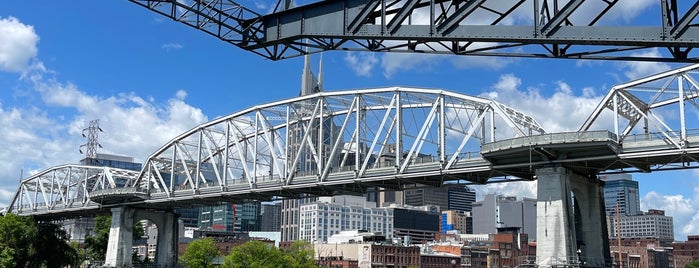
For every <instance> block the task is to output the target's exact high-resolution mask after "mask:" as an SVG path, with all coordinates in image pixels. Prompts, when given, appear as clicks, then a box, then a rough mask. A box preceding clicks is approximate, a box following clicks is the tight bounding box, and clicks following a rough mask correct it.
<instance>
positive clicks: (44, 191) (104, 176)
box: [5, 165, 138, 215]
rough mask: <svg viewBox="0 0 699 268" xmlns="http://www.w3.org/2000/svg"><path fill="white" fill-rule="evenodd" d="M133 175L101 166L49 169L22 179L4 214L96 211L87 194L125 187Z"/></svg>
mask: <svg viewBox="0 0 699 268" xmlns="http://www.w3.org/2000/svg"><path fill="white" fill-rule="evenodd" d="M137 175H138V171H133V170H124V169H118V168H111V167H102V166H85V165H62V166H56V167H52V168H49V169H47V170H44V171H41V172H39V173H37V174H35V175H33V176H31V177H29V178H27V179H25V180H22V182H21V183H20V185H19V188H18V189H17V192H16V193H15V195H14V197H13V198H12V201H11V202H10V205H9V206H8V207H7V211H5V212H10V213H15V214H18V215H42V214H54V215H56V214H70V213H71V212H77V211H85V210H90V209H98V208H99V204H98V203H95V202H92V201H91V200H90V197H91V193H93V192H96V191H100V190H105V189H117V188H122V187H126V186H128V185H130V184H133V181H134V180H135V179H136V177H137Z"/></svg>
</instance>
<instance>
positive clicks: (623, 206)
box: [599, 174, 642, 215]
mask: <svg viewBox="0 0 699 268" xmlns="http://www.w3.org/2000/svg"><path fill="white" fill-rule="evenodd" d="M599 178H600V179H601V180H603V181H604V205H605V206H604V207H605V211H606V213H607V215H614V214H616V211H617V205H618V209H619V213H621V214H623V215H638V214H641V213H642V212H641V202H640V200H641V199H640V198H639V193H638V182H637V181H634V180H633V179H632V178H631V174H609V175H600V176H599Z"/></svg>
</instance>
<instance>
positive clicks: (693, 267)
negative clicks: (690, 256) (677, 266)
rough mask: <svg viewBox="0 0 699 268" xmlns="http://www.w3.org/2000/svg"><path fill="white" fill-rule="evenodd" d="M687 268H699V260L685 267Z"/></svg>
mask: <svg viewBox="0 0 699 268" xmlns="http://www.w3.org/2000/svg"><path fill="white" fill-rule="evenodd" d="M684 267H685V268H699V259H697V260H694V261H692V262H690V263H687V265H685V266H684Z"/></svg>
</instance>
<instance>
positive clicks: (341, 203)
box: [299, 195, 393, 243]
mask: <svg viewBox="0 0 699 268" xmlns="http://www.w3.org/2000/svg"><path fill="white" fill-rule="evenodd" d="M300 210H301V213H300V229H299V231H300V236H299V237H300V239H301V240H306V241H309V242H313V243H324V242H327V241H328V238H329V237H330V236H332V235H334V234H339V233H340V232H342V231H350V230H365V231H369V232H373V233H376V234H382V235H386V237H387V238H388V239H391V238H392V235H393V222H392V221H393V213H392V211H390V209H389V208H385V207H383V208H377V207H376V203H374V202H369V201H366V199H365V197H363V196H349V195H338V196H333V197H320V198H319V199H318V201H317V202H313V203H309V204H305V205H302V206H301V207H300Z"/></svg>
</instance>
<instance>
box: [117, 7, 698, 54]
mask: <svg viewBox="0 0 699 268" xmlns="http://www.w3.org/2000/svg"><path fill="white" fill-rule="evenodd" d="M129 1H131V2H134V3H136V4H139V5H141V6H143V7H146V8H148V9H150V10H153V11H155V12H157V13H160V14H162V15H164V16H167V17H169V18H171V19H173V20H176V21H179V22H181V23H184V24H187V25H189V26H191V27H194V28H196V29H199V30H202V31H204V32H207V33H209V34H211V35H214V36H216V37H217V38H219V39H221V40H223V41H225V42H228V43H231V44H233V45H235V46H238V47H240V48H243V49H245V50H249V51H251V52H254V53H256V54H259V55H261V56H263V57H265V58H267V59H271V60H280V59H285V58H289V57H294V56H299V55H303V54H306V53H315V52H321V51H326V50H348V51H374V52H411V53H415V52H417V53H435V54H456V55H474V56H507V57H531V58H565V59H591V60H592V59H596V60H636V61H667V62H699V58H698V57H697V55H696V53H692V50H693V49H694V48H696V47H699V27H697V22H696V21H695V18H696V16H697V14H699V2H696V1H677V0H658V1H659V2H660V10H659V12H658V17H657V18H656V19H654V20H651V22H652V23H655V24H654V25H604V23H605V17H606V16H610V15H620V14H619V13H620V12H623V10H621V9H620V8H616V9H615V6H619V5H620V4H619V3H621V2H622V0H595V1H591V0H588V1H585V0H505V1H503V0H326V1H320V2H315V3H311V4H308V5H305V6H300V7H294V8H288V6H290V4H289V1H287V3H282V2H281V1H280V3H279V4H278V5H277V9H275V12H273V13H271V14H267V15H261V14H258V13H257V12H255V11H253V10H251V9H249V8H246V7H244V6H242V5H240V4H239V3H237V2H234V1H232V0H193V1H177V0H129ZM623 1H627V2H628V1H633V0H623ZM678 2H679V3H678ZM692 2H693V3H692ZM615 12H616V13H615ZM653 48H663V50H664V51H667V53H662V55H661V56H660V57H651V56H647V55H646V54H643V53H638V52H639V51H642V50H647V49H653Z"/></svg>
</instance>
